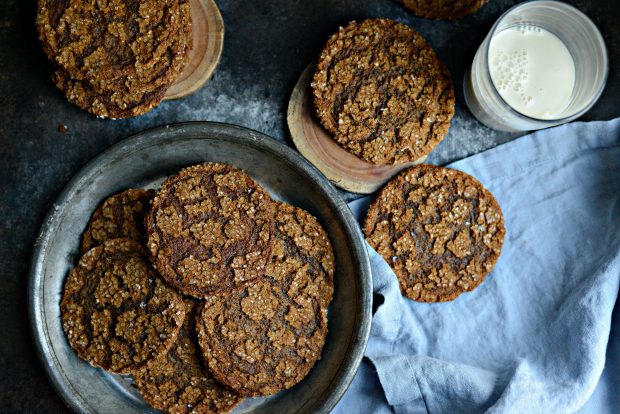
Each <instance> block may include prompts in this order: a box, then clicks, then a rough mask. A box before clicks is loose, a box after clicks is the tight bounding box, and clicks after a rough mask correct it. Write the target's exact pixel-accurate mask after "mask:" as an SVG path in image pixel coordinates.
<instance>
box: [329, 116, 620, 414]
mask: <svg viewBox="0 0 620 414" xmlns="http://www.w3.org/2000/svg"><path fill="white" fill-rule="evenodd" d="M449 167H452V168H455V169H458V170H461V171H465V172H467V173H469V174H471V175H473V176H474V177H476V178H477V179H478V180H480V181H481V182H482V183H483V184H484V186H485V187H487V188H488V189H489V190H491V192H492V193H493V194H494V195H495V197H496V198H497V200H498V201H499V203H500V205H501V207H502V210H503V212H504V219H505V223H506V239H505V242H504V246H503V250H502V254H501V256H500V258H499V260H498V262H497V264H496V266H495V269H494V270H493V271H492V272H491V273H490V274H489V275H488V276H487V278H486V279H485V281H484V282H483V283H482V284H481V285H480V286H479V287H478V288H477V289H476V290H474V291H473V292H471V293H465V294H462V295H461V296H459V297H458V298H457V299H456V300H454V301H453V302H449V303H437V304H426V303H417V302H414V301H411V300H409V299H406V298H404V297H403V296H401V294H400V291H399V287H398V282H397V280H396V277H395V275H394V274H393V272H392V270H391V269H390V268H389V266H388V265H387V264H386V263H385V261H384V260H383V259H382V258H381V257H380V256H379V255H378V254H377V253H376V252H374V250H372V248H370V247H368V249H369V252H370V256H371V266H372V271H373V286H374V291H375V293H377V294H379V295H381V296H383V299H384V302H383V304H382V305H381V306H379V308H378V309H377V311H376V313H375V315H374V318H373V321H372V329H371V334H370V341H369V342H368V347H367V349H366V353H365V355H366V357H367V358H364V361H363V362H362V365H361V367H360V369H359V371H358V373H357V375H356V377H355V379H354V381H353V383H352V384H351V387H350V388H349V390H348V391H347V393H346V394H345V396H344V397H343V399H342V400H341V401H340V403H339V404H338V405H337V407H336V408H335V409H334V413H342V414H350V413H389V412H392V411H395V412H396V413H460V412H462V413H476V412H494V413H495V412H498V413H570V412H576V411H579V410H581V411H580V412H584V413H607V412H609V413H611V412H619V411H620V389H619V388H620V312H616V315H615V318H614V320H613V323H614V330H613V334H612V339H611V341H610V343H609V346H608V340H609V338H610V331H611V325H612V312H613V309H614V304H615V302H616V299H617V295H618V286H619V283H620V119H616V120H614V121H609V122H590V123H572V124H568V125H564V126H560V127H557V128H553V129H549V130H544V131H539V132H536V133H534V134H531V135H528V136H525V137H522V138H519V139H517V140H515V141H512V142H510V143H507V144H504V145H501V146H499V147H496V148H494V149H491V150H489V151H486V152H483V153H480V154H477V155H474V156H472V157H469V158H467V159H464V160H461V161H458V162H455V163H453V164H451V165H450V166H449ZM368 203H369V199H368V198H365V199H362V200H358V201H356V202H353V203H351V204H350V207H351V209H352V210H353V212H354V213H355V214H356V215H357V217H358V218H359V220H360V221H361V220H363V217H364V216H365V212H366V208H367V205H368ZM606 351H607V363H606ZM597 384H598V385H597Z"/></svg>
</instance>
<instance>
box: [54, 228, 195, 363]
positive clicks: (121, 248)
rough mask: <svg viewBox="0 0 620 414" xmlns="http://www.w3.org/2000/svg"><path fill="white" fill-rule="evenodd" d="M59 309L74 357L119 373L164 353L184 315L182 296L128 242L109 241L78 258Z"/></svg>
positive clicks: (136, 246)
mask: <svg viewBox="0 0 620 414" xmlns="http://www.w3.org/2000/svg"><path fill="white" fill-rule="evenodd" d="M60 310H61V316H62V326H63V329H64V331H65V333H66V335H67V338H68V340H69V343H70V344H71V346H72V347H73V349H75V351H76V352H77V354H78V356H79V357H80V358H82V359H85V360H86V361H88V362H89V363H90V364H91V365H94V366H97V367H101V368H104V369H106V370H108V371H111V372H115V373H119V374H126V373H130V372H131V371H134V370H136V369H139V368H141V367H142V366H144V365H145V364H146V363H148V362H149V361H151V360H153V359H155V358H157V357H159V356H161V355H164V354H165V353H166V352H167V351H168V349H170V347H171V346H172V345H173V343H174V342H175V340H176V338H177V335H178V333H179V330H180V329H181V325H182V324H183V320H184V318H185V312H186V309H185V305H184V303H183V298H182V297H181V295H179V294H178V293H177V292H175V291H174V290H172V289H171V288H169V287H168V286H167V285H166V284H165V283H164V282H163V281H162V280H161V279H160V278H159V277H158V276H157V274H156V273H155V271H154V270H153V269H152V268H151V266H150V264H149V263H148V260H147V258H146V257H145V253H144V248H143V247H142V245H141V244H139V243H138V242H135V241H133V240H130V239H112V240H108V241H106V242H104V243H103V244H102V245H101V246H98V247H95V248H94V249H92V250H89V251H88V252H87V253H86V254H84V255H83V256H82V257H81V258H80V261H79V263H78V265H77V267H76V268H75V269H73V270H72V271H71V273H70V274H69V277H68V278H67V280H66V282H65V286H64V290H63V295H62V301H61V303H60Z"/></svg>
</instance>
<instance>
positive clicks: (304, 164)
mask: <svg viewBox="0 0 620 414" xmlns="http://www.w3.org/2000/svg"><path fill="white" fill-rule="evenodd" d="M197 134H198V135H202V136H203V138H204V139H205V140H207V141H214V142H215V141H226V142H227V143H230V144H231V145H243V146H246V147H253V148H255V149H257V150H261V151H265V152H267V153H270V154H271V155H272V156H274V157H278V158H279V159H281V160H282V161H284V162H285V163H286V164H287V165H288V166H290V168H291V169H293V170H295V171H296V172H298V173H299V174H301V175H303V176H304V177H305V178H306V179H307V181H308V183H309V185H311V186H313V187H315V188H316V190H318V191H320V192H321V193H322V194H323V195H324V196H325V198H326V199H327V200H328V202H329V204H330V207H331V209H332V210H333V212H334V213H335V215H336V217H335V219H336V220H337V221H338V222H339V224H340V225H341V226H342V228H343V230H344V234H345V235H346V244H347V247H348V248H349V249H350V253H351V256H352V263H353V267H354V275H353V277H354V279H355V283H356V287H355V288H356V289H357V291H358V293H359V295H358V297H357V298H356V303H355V306H356V314H355V315H354V321H353V322H352V323H353V326H354V328H353V334H352V336H351V338H350V341H349V344H348V345H347V346H348V348H347V353H346V355H345V356H344V358H343V359H342V360H341V361H340V363H339V366H338V369H337V373H336V375H334V376H333V377H332V378H331V381H330V383H329V387H328V388H327V389H325V390H324V391H323V392H322V394H321V395H319V396H317V397H316V398H314V399H313V400H311V401H310V402H308V401H306V403H305V406H301V407H297V409H296V410H295V411H296V412H310V411H312V412H318V413H328V412H329V411H331V409H332V408H333V407H334V406H335V405H336V403H337V402H338V401H339V400H340V398H341V397H342V395H343V394H344V392H345V391H346V389H347V388H348V386H349V384H350V383H351V381H352V380H353V377H354V375H355V373H356V371H357V368H358V366H359V364H360V363H361V359H362V357H363V353H364V350H365V348H366V344H367V342H368V337H369V334H370V322H371V314H372V279H371V271H370V262H369V259H368V253H367V251H366V247H365V243H364V238H363V235H362V233H361V230H360V228H359V226H358V224H357V223H356V221H355V218H354V217H353V215H352V213H351V211H350V210H349V208H348V206H347V205H346V203H345V202H344V200H343V199H342V197H341V196H340V195H339V194H338V192H337V190H336V189H335V188H334V187H333V186H332V185H331V184H330V183H329V181H328V180H327V179H326V178H325V177H324V176H323V175H322V174H321V173H320V172H319V171H318V170H317V169H316V168H315V167H314V166H312V165H311V164H310V163H309V162H308V161H306V160H305V159H304V158H303V157H301V156H300V155H299V154H297V153H296V152H295V151H294V150H292V149H291V148H289V147H287V146H285V145H283V144H281V143H279V142H277V141H276V140H275V139H273V138H271V137H269V136H267V135H264V134H262V133H259V132H256V131H253V130H251V129H247V128H244V127H239V126H235V125H229V124H222V123H215V122H187V123H180V124H173V125H168V126H163V127H158V128H154V129H150V130H146V131H143V132H140V133H138V134H135V135H133V136H131V137H129V138H127V139H125V140H123V141H121V142H119V143H117V144H115V145H113V146H112V147H110V148H108V149H107V150H105V151H104V152H102V153H101V154H100V155H98V156H97V157H95V158H94V159H93V160H91V161H90V162H89V163H87V164H86V165H85V166H84V167H83V168H82V169H81V170H80V171H79V172H78V173H77V174H76V175H75V176H74V177H73V178H72V179H71V180H70V181H69V183H68V184H67V185H66V186H65V188H64V189H63V190H62V192H61V193H60V194H59V196H58V197H57V199H56V201H55V202H54V203H53V205H52V207H51V208H50V210H49V212H48V214H47V216H46V217H45V219H44V221H43V224H42V226H41V230H40V232H39V235H38V237H37V240H36V243H35V246H34V249H33V255H32V259H31V265H30V271H29V281H28V301H29V304H28V305H29V306H28V311H29V317H30V322H31V330H32V335H33V339H34V342H35V345H36V349H37V352H38V355H39V358H40V360H41V362H42V364H43V366H44V368H45V371H46V372H47V375H48V377H49V378H50V380H51V382H52V384H53V386H54V388H55V389H56V391H57V392H58V394H59V395H60V396H61V397H62V399H63V400H64V401H65V403H66V404H67V405H68V406H69V407H70V408H71V409H73V410H74V411H76V412H80V413H96V412H98V411H96V410H95V409H94V408H93V406H92V404H91V403H90V402H89V401H87V400H85V399H84V398H83V397H82V396H81V395H80V394H79V393H78V392H77V390H76V389H75V388H74V387H73V385H72V384H71V383H70V382H69V381H68V377H67V375H66V373H65V372H64V367H63V366H62V365H61V364H60V362H59V360H58V357H57V355H56V354H55V353H54V352H53V350H52V347H51V344H52V342H51V338H50V332H49V331H48V330H47V327H46V321H47V318H46V315H45V312H46V311H45V308H44V306H43V305H44V302H43V301H44V295H45V292H44V287H45V283H44V282H45V281H44V279H43V278H44V277H45V274H44V273H43V270H44V267H45V264H46V260H47V253H48V249H50V240H51V238H52V236H53V235H54V232H55V231H57V229H58V227H59V225H60V224H61V223H62V221H61V219H62V218H63V211H64V210H65V209H66V208H68V202H69V200H70V199H71V198H72V197H73V196H74V195H75V194H77V193H79V192H80V191H83V190H84V185H85V183H86V182H88V181H89V180H92V179H93V177H95V176H96V175H98V174H113V172H111V171H105V170H102V167H103V166H106V165H109V164H110V163H112V162H114V161H115V160H119V159H123V157H127V156H128V154H131V153H135V152H136V151H142V150H144V149H145V148H151V147H153V146H158V145H164V144H165V145H177V144H178V145H180V144H181V143H183V142H185V141H190V140H196V139H197V138H196V135H197ZM214 137H216V138H214ZM172 141H174V143H172ZM76 192H77V193H76ZM63 278H64V277H63ZM328 340H329V338H328ZM326 347H327V344H326ZM76 358H77V357H76ZM93 369H95V368H93ZM300 385H301V384H300ZM283 392H284V393H286V392H288V390H287V391H283Z"/></svg>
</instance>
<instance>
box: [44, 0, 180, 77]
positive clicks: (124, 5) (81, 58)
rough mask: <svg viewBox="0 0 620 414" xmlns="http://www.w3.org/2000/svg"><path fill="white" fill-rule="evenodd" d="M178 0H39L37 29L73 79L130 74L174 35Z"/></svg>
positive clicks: (45, 43)
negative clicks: (172, 33)
mask: <svg viewBox="0 0 620 414" xmlns="http://www.w3.org/2000/svg"><path fill="white" fill-rule="evenodd" d="M177 8H178V0H110V1H84V0H76V1H70V2H67V1H61V0H39V2H38V10H37V19H36V23H37V29H38V32H39V38H40V40H41V43H42V44H43V48H44V50H45V52H46V53H47V55H48V56H49V57H50V59H52V60H54V61H55V62H56V63H57V64H58V65H59V66H60V67H61V68H62V69H64V70H65V71H67V73H69V75H70V76H71V77H72V78H73V79H76V80H84V79H113V78H116V77H119V76H124V75H128V74H130V73H131V72H132V70H133V67H134V65H135V64H139V63H142V64H148V63H149V62H152V61H153V60H154V59H157V58H158V57H159V56H160V55H161V53H162V52H163V50H165V48H166V47H167V45H168V44H169V42H170V41H171V40H172V37H171V32H172V31H174V25H175V24H176V22H175V19H174V15H175V13H178V11H177Z"/></svg>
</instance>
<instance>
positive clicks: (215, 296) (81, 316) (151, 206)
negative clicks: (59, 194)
mask: <svg viewBox="0 0 620 414" xmlns="http://www.w3.org/2000/svg"><path fill="white" fill-rule="evenodd" d="M145 247H146V248H145ZM82 252H83V255H82V257H81V258H80V260H79V263H78V265H77V267H76V268H75V269H74V270H73V271H72V272H71V274H70V275H69V277H68V278H67V281H66V283H65V287H64V292H63V297H62V302H61V311H62V318H63V327H64V330H65V332H66V334H67V338H68V339H69V343H70V344H71V346H72V347H73V348H74V349H75V350H76V351H77V353H78V355H79V356H80V357H81V358H83V359H85V360H86V361H88V362H89V363H91V364H92V365H94V366H97V367H102V368H104V369H106V370H109V371H111V372H115V373H123V374H126V373H129V374H132V375H133V378H134V380H135V383H136V386H137V388H138V390H139V391H140V392H141V393H142V395H143V397H144V399H145V401H147V402H148V403H149V404H151V405H152V406H153V407H155V408H157V409H159V410H163V411H166V412H175V413H181V412H203V413H204V412H208V413H224V412H229V411H230V410H232V409H233V408H234V407H235V406H236V405H237V404H238V403H239V402H240V401H241V400H242V398H243V397H244V396H259V395H269V394H273V393H275V392H277V391H279V390H282V389H287V388H290V387H292V386H293V385H295V384H297V383H298V382H299V381H301V380H302V379H303V378H304V377H305V376H306V375H307V374H308V372H309V371H310V369H311V368H312V366H313V365H314V364H315V363H316V361H317V360H318V359H320V357H321V351H322V348H323V345H324V343H325V338H326V334H327V307H328V305H329V303H330V302H331V299H332V294H333V274H334V256H333V251H332V248H331V245H330V242H329V238H328V236H327V234H326V232H325V230H323V228H322V227H321V225H320V224H319V223H318V221H317V220H316V219H315V218H314V217H312V216H311V215H310V214H308V213H307V212H305V211H304V210H302V209H300V208H297V207H294V206H291V205H288V204H286V203H282V202H276V201H273V200H272V199H271V197H270V196H269V195H268V194H267V192H266V191H265V190H264V189H263V188H262V187H260V186H259V185H258V184H257V183H256V182H254V181H253V180H252V179H251V178H250V177H249V176H248V175H247V174H245V173H244V172H243V171H240V170H238V169H236V168H234V167H232V166H230V165H227V164H201V165H197V166H193V167H189V168H186V169H184V170H182V171H181V172H180V173H179V174H177V175H175V176H173V177H170V178H169V179H167V180H166V181H165V182H164V183H163V184H162V187H161V189H160V190H159V191H158V192H157V193H155V192H154V191H145V190H127V191H125V192H123V193H120V194H117V195H115V196H112V197H110V198H108V199H107V200H106V201H105V202H104V203H103V204H102V205H101V206H100V207H99V208H98V209H97V210H96V211H95V212H94V214H93V216H92V219H91V221H90V223H89V226H88V228H87V230H86V232H85V233H84V236H83V242H82ZM151 264H152V265H153V266H151ZM155 269H157V270H155Z"/></svg>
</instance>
